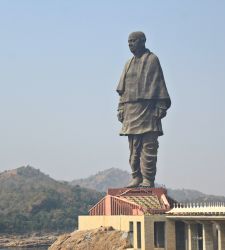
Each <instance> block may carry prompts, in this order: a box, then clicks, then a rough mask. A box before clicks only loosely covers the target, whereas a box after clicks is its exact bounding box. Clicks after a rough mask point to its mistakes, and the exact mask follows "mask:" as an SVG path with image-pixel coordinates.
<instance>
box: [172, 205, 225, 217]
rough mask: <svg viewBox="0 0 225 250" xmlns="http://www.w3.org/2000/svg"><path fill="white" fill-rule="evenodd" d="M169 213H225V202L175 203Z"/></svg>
mask: <svg viewBox="0 0 225 250" xmlns="http://www.w3.org/2000/svg"><path fill="white" fill-rule="evenodd" d="M167 214H175V215H176V214H180V215H182V214H184V215H185V214H186V215H187V214H188V215H189V214H190V215H193V214H197V215H199V214H200V215H205V214H206V215H225V202H200V203H198V202H197V203H174V204H173V208H172V209H171V210H169V211H168V212H167Z"/></svg>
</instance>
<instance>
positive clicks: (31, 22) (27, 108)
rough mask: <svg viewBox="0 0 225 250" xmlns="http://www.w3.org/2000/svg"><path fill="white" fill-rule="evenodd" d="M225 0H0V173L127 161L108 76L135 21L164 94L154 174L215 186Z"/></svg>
mask: <svg viewBox="0 0 225 250" xmlns="http://www.w3.org/2000/svg"><path fill="white" fill-rule="evenodd" d="M224 24H225V1H219V0H217V1H207V0H202V1H201V0H199V1H194V0H193V1H180V0H177V1H172V0H171V1H169V0H168V1H163V0H157V1H155V0H142V1H132V0H129V1H128V0H122V1H121V0H113V1H103V0H102V1H100V0H99V1H97V0H95V1H91V0H89V1H84V0H80V1H75V0H74V1H69V0H61V1H56V0H54V1H53V0H52V1H50V0H49V1H47V0H36V1H35V0H27V1H25V0H20V1H18V0H14V1H12V0H11V1H10V0H8V1H7V0H5V1H4V0H2V1H0V48H1V49H0V69H1V73H0V115H1V122H0V171H4V170H6V169H13V168H17V167H20V166H22V165H28V164H29V165H31V166H33V167H35V168H39V169H40V170H41V171H43V172H44V173H47V174H49V175H50V176H52V177H54V178H56V179H64V180H72V179H77V178H81V177H87V176H89V175H90V174H94V173H96V172H97V171H100V170H104V169H107V168H110V167H117V168H120V169H123V170H128V171H130V167H129V165H128V154H129V152H128V143H127V138H126V137H119V135H118V133H119V130H120V123H119V122H118V121H117V118H116V109H117V102H118V96H117V93H116V92H115V89H116V85H117V82H118V79H119V77H120V74H121V71H122V69H123V66H124V64H125V62H126V61H127V59H128V58H129V57H131V54H130V52H129V50H128V47H127V36H128V34H129V33H130V32H132V31H136V30H142V31H144V32H145V34H146V36H147V44H146V45H147V47H148V48H149V49H150V50H152V51H153V52H154V53H155V54H156V55H158V57H159V59H160V62H161V65H162V68H163V71H164V75H165V79H166V83H167V87H168V90H169V93H170V95H171V99H172V106H171V109H170V110H169V111H168V115H167V117H166V118H165V119H164V120H163V128H164V134H165V135H164V136H163V137H161V138H160V140H159V143H160V147H159V158H158V172H157V178H156V181H157V182H158V183H162V184H165V185H166V186H168V187H172V188H192V189H198V190H200V191H203V192H206V193H212V194H222V195H225V26H224Z"/></svg>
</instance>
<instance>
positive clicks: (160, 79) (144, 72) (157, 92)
mask: <svg viewBox="0 0 225 250" xmlns="http://www.w3.org/2000/svg"><path fill="white" fill-rule="evenodd" d="M133 58H134V57H133ZM133 58H131V59H130V60H129V61H128V62H127V63H126V65H125V68H124V70H123V72H122V75H121V78H120V81H119V84H118V87H117V89H116V91H117V92H118V93H119V95H120V96H121V98H120V102H122V103H124V102H129V100H124V98H123V93H124V91H125V78H126V72H127V71H128V69H129V66H130V64H131V62H132V60H133ZM140 99H145V100H153V101H154V100H155V101H157V100H164V101H165V103H166V106H167V108H169V107H170V105H171V101H170V97H169V94H168V91H167V88H166V84H165V80H164V76H163V71H162V68H161V66H160V62H159V59H158V57H157V56H156V55H154V54H153V53H152V52H150V51H149V50H146V53H144V54H143V55H142V57H141V60H140V66H139V69H138V74H137V92H136V100H140Z"/></svg>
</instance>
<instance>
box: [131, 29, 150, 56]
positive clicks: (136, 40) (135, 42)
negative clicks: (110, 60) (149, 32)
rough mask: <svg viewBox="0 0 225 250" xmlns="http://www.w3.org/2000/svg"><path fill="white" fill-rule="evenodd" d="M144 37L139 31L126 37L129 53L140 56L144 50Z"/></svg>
mask: <svg viewBox="0 0 225 250" xmlns="http://www.w3.org/2000/svg"><path fill="white" fill-rule="evenodd" d="M145 42H146V37H145V34H144V33H143V32H141V31H136V32H132V33H131V34H130V35H129V37H128V45H129V48H130V51H131V53H133V54H134V55H135V56H138V55H140V54H142V52H143V51H144V50H145Z"/></svg>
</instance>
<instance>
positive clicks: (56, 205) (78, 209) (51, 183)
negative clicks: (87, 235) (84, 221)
mask: <svg viewBox="0 0 225 250" xmlns="http://www.w3.org/2000/svg"><path fill="white" fill-rule="evenodd" d="M101 197H102V194H101V193H99V192H97V191H94V190H90V189H86V188H81V187H79V186H74V187H72V186H70V185H68V184H67V183H66V182H58V181H56V180H54V179H52V178H50V177H49V176H47V175H45V174H43V173H42V172H40V171H39V170H37V169H34V168H32V167H30V166H27V167H21V168H18V169H15V170H10V171H5V172H3V173H1V174H0V233H5V232H9V233H11V232H17V233H25V232H31V231H60V230H61V231H67V230H68V231H70V230H73V229H74V228H75V227H76V226H77V216H78V215H81V214H87V213H88V209H89V208H90V206H92V205H93V204H95V203H96V202H97V201H98V200H99V199H100V198H101Z"/></svg>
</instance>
